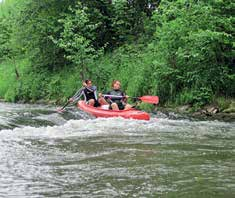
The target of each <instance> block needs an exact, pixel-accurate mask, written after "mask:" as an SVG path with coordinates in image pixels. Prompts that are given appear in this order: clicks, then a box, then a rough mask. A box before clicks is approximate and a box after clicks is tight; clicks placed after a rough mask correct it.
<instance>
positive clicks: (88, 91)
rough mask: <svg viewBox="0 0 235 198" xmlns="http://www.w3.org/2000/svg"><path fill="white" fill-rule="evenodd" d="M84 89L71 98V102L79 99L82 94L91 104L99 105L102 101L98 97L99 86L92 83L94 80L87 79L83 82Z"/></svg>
mask: <svg viewBox="0 0 235 198" xmlns="http://www.w3.org/2000/svg"><path fill="white" fill-rule="evenodd" d="M82 85H83V87H84V88H83V89H80V90H78V91H77V93H75V95H74V96H73V97H72V98H70V99H69V101H70V102H74V101H78V100H79V99H80V98H81V96H83V97H84V100H85V101H86V102H87V104H89V105H90V106H94V107H99V106H100V103H99V102H98V98H97V93H96V92H97V87H96V86H94V85H92V81H91V80H89V79H87V80H85V81H84V82H83V83H82Z"/></svg>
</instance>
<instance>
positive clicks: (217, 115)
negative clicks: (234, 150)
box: [0, 99, 235, 122]
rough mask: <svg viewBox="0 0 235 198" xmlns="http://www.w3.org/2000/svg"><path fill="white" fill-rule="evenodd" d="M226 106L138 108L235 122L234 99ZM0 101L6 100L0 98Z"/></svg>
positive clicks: (45, 102) (46, 102)
mask: <svg viewBox="0 0 235 198" xmlns="http://www.w3.org/2000/svg"><path fill="white" fill-rule="evenodd" d="M229 101H230V102H228V104H227V105H226V108H224V107H222V106H221V105H220V106H219V105H215V104H210V105H206V106H204V107H201V108H199V109H197V110H196V111H195V108H193V107H192V106H190V105H178V106H176V105H174V106H173V105H157V106H155V107H152V106H149V105H148V106H146V105H141V107H140V109H142V110H144V111H147V112H149V113H154V114H159V115H161V116H163V117H164V115H165V116H166V117H169V118H172V119H178V118H193V119H197V120H219V121H224V122H235V100H234V99H232V100H229ZM0 102H7V101H5V100H4V99H0ZM17 103H18V104H26V103H29V104H41V105H57V106H63V104H64V103H62V102H61V101H60V100H43V99H41V100H37V101H28V102H26V101H18V102H17Z"/></svg>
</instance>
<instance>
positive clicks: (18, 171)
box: [0, 103, 235, 197]
mask: <svg viewBox="0 0 235 198" xmlns="http://www.w3.org/2000/svg"><path fill="white" fill-rule="evenodd" d="M0 107H1V111H0V126H1V128H2V130H0V148H1V151H0V197H233V196H234V194H235V190H234V189H235V182H234V181H235V176H234V153H235V146H234V145H235V144H234V143H235V123H224V122H218V121H190V120H188V119H179V120H171V119H168V118H167V117H163V118H152V119H151V120H150V121H136V120H125V119H121V118H111V119H93V118H90V117H89V116H87V115H85V114H84V113H82V112H80V111H75V110H73V109H70V110H69V111H68V112H66V113H65V114H57V113H55V112H54V107H48V106H37V105H12V104H1V103H0ZM157 117H158V116H157Z"/></svg>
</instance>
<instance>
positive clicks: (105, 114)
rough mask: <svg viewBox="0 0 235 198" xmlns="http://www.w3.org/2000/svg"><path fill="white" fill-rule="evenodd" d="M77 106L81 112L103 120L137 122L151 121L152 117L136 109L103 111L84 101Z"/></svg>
mask: <svg viewBox="0 0 235 198" xmlns="http://www.w3.org/2000/svg"><path fill="white" fill-rule="evenodd" d="M77 106H78V108H80V109H81V110H83V111H85V112H87V113H89V114H91V115H93V116H95V117H102V118H109V117H122V118H126V119H137V120H149V119H150V116H149V114H148V113H146V112H143V111H139V110H136V109H129V110H118V111H117V110H108V109H103V108H102V107H92V106H89V105H87V104H86V103H85V102H84V101H83V100H80V101H78V104H77Z"/></svg>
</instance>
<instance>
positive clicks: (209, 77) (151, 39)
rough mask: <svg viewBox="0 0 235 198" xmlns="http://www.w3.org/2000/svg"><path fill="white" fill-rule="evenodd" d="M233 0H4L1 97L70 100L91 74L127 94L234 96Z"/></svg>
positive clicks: (0, 9) (204, 99)
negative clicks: (118, 82)
mask: <svg viewBox="0 0 235 198" xmlns="http://www.w3.org/2000/svg"><path fill="white" fill-rule="evenodd" d="M234 8H235V4H234V3H233V2H232V1H230V0H213V1H212V0H211V1H203V0H197V1H195V0H176V1H171V0H163V1H160V0H61V1H57V0H45V1H35V0H25V1H23V0H22V1H13V0H6V1H4V3H2V4H0V71H1V73H0V96H1V97H4V98H6V99H7V100H11V101H15V100H26V101H27V100H38V99H41V98H44V99H57V100H62V101H63V100H65V99H66V98H67V97H69V96H70V95H72V94H73V92H74V91H75V90H76V89H77V88H79V86H81V81H82V80H83V79H85V78H91V79H92V80H93V81H94V83H95V84H97V85H98V87H99V88H100V90H101V91H102V90H105V89H108V88H109V85H110V82H111V81H112V80H113V79H120V80H121V81H122V84H123V89H125V90H126V91H127V93H128V94H129V95H142V94H156V95H159V96H160V98H161V101H162V103H165V102H173V103H177V104H192V105H196V106H201V105H204V104H207V103H209V102H211V101H213V100H214V98H215V97H217V96H220V97H221V96H223V97H234V95H235V66H234V33H235V32H234V27H233V21H234V17H233V15H232V13H233V11H234Z"/></svg>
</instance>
